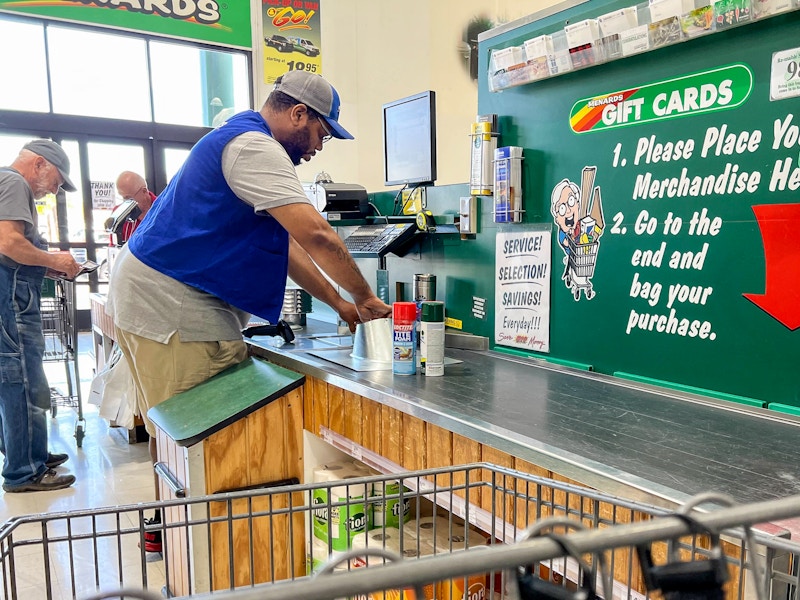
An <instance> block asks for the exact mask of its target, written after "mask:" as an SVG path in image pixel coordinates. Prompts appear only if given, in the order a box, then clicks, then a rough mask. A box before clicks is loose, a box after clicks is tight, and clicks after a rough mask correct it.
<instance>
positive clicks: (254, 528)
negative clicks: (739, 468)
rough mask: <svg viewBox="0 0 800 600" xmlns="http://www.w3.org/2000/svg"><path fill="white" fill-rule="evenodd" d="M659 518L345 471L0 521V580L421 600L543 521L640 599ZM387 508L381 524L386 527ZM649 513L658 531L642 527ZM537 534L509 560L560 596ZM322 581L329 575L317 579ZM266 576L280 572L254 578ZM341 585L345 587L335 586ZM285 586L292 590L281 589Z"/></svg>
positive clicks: (670, 523) (568, 565)
mask: <svg viewBox="0 0 800 600" xmlns="http://www.w3.org/2000/svg"><path fill="white" fill-rule="evenodd" d="M376 490H377V492H376ZM784 504H786V502H784ZM784 504H781V505H780V506H777V508H774V507H773V506H772V505H769V504H768V505H766V506H767V508H766V512H763V513H758V512H756V513H752V514H754V515H756V516H757V519H758V520H757V521H748V520H747V519H746V518H744V517H742V515H740V514H738V513H736V514H734V517H735V518H736V519H738V521H737V520H735V521H732V522H729V523H727V524H726V528H727V527H735V526H736V525H738V524H747V523H750V522H762V521H770V520H772V519H778V518H786V517H787V516H789V514H800V500H799V499H797V498H795V499H794V503H793V504H792V503H789V508H788V509H787V508H786V506H784ZM155 508H158V509H160V510H161V511H162V512H163V513H167V512H169V513H171V515H172V516H171V518H169V519H164V520H165V521H167V523H166V524H162V525H150V524H146V523H145V517H148V519H149V517H150V516H151V515H152V511H153V510H154V509H155ZM726 510H727V509H726ZM731 510H733V509H731ZM770 511H771V512H770ZM376 514H378V515H379V517H378V521H380V522H381V523H382V524H381V525H380V526H378V527H377V528H373V529H371V530H368V531H363V530H362V529H366V527H368V526H369V524H368V522H369V521H370V520H371V521H372V525H373V527H374V524H375V520H376ZM668 514H669V513H668V511H665V510H664V509H661V508H657V507H655V506H650V505H646V504H643V503H639V502H633V501H628V500H624V499H621V498H616V497H613V496H609V495H605V494H600V493H597V492H595V491H593V490H590V489H587V488H582V487H579V486H575V485H570V484H567V483H562V482H557V481H553V480H550V479H545V478H541V477H536V476H532V475H527V474H524V473H521V472H517V471H514V470H511V469H506V468H501V467H497V466H494V465H490V464H473V465H467V466H460V467H454V468H447V469H429V470H424V471H414V472H406V473H402V474H394V475H376V476H365V477H355V478H352V479H347V480H344V481H329V482H325V483H314V484H308V485H291V486H283V487H277V488H270V489H261V490H249V491H243V492H235V493H228V494H219V495H215V496H206V497H201V498H192V499H186V500H174V501H164V502H158V503H148V504H137V505H132V506H120V507H109V508H100V509H95V510H86V511H72V512H63V513H51V514H46V515H33V516H28V517H20V518H16V519H12V520H10V521H8V522H7V523H5V524H4V525H3V526H2V528H0V567H2V578H1V580H0V589H2V597H3V598H7V599H16V598H21V599H24V600H34V599H35V598H48V599H49V598H59V599H60V598H87V597H90V596H91V595H92V594H94V593H96V592H97V591H98V590H99V591H104V590H106V591H108V590H120V589H133V590H140V591H147V592H150V593H156V594H161V593H162V592H164V593H166V594H169V595H176V596H191V595H199V594H203V593H205V592H208V591H212V590H218V591H223V590H227V591H233V592H234V593H236V594H237V595H238V594H247V593H248V592H247V590H248V589H251V591H252V592H256V591H257V592H258V593H259V594H261V596H259V597H264V598H268V597H286V598H290V597H291V598H312V597H319V598H322V597H330V598H334V597H344V596H352V597H356V596H358V597H370V596H371V597H373V598H376V599H377V598H378V596H377V595H369V594H364V593H363V592H364V589H365V586H366V587H369V586H370V585H372V586H373V587H372V589H375V587H374V585H375V584H374V583H367V584H365V583H364V582H363V581H359V578H363V577H364V573H367V572H372V573H375V572H378V570H379V569H383V570H384V572H385V573H396V571H394V570H393V569H405V570H406V572H405V573H404V574H403V575H402V578H401V581H403V582H404V585H402V586H396V587H399V588H400V589H405V588H407V587H408V586H411V585H412V584H413V583H419V584H420V585H423V584H424V586H425V587H424V589H425V590H427V591H425V592H424V593H425V595H426V597H429V598H430V599H431V600H433V598H446V600H453V599H455V598H468V599H469V600H479V599H480V598H495V597H503V596H504V595H505V594H506V593H507V591H508V577H507V573H508V569H511V568H513V567H514V566H515V564H514V563H515V562H516V561H519V560H520V555H519V554H514V555H509V556H507V557H503V556H500V555H498V554H495V553H497V552H501V553H502V552H506V551H509V550H511V551H512V552H514V551H515V550H514V549H515V548H520V547H522V546H520V545H519V544H515V541H516V539H517V537H518V536H519V535H520V534H521V533H522V532H523V530H525V529H526V528H528V527H530V526H531V525H535V524H536V523H538V522H541V520H542V519H552V518H553V517H558V518H564V519H570V520H571V521H574V522H576V523H578V524H580V526H581V527H582V528H585V530H584V531H576V532H574V533H572V534H570V535H571V537H572V538H573V539H575V540H577V542H578V543H577V546H576V547H577V548H578V549H579V550H581V552H584V551H586V552H588V553H589V554H587V557H586V561H585V562H588V563H589V564H590V565H594V564H598V560H597V558H596V557H599V556H600V554H599V553H602V554H603V557H604V561H603V563H604V565H605V567H604V569H605V572H606V573H607V575H608V579H609V580H610V588H609V589H610V590H611V592H610V593H611V595H613V597H614V598H621V599H637V598H644V597H646V596H647V589H646V586H645V582H644V578H643V574H642V572H641V569H640V565H639V563H638V561H637V559H636V551H635V546H636V545H637V544H640V543H641V542H642V541H645V540H646V541H648V542H652V546H651V548H652V550H653V553H654V556H655V557H656V558H657V559H659V558H661V557H662V556H663V555H665V554H666V548H667V545H666V542H665V540H667V539H670V538H671V537H675V535H676V532H679V533H686V532H687V531H688V529H686V524H685V523H684V522H682V521H680V520H678V519H676V518H674V517H668V516H667V517H664V515H668ZM712 514H716V512H715V513H712ZM748 514H751V513H748ZM365 515H366V516H365ZM369 515H371V517H370V516H369ZM405 515H407V516H405ZM394 517H396V519H397V526H396V527H395V526H393V523H391V520H392V518H394ZM662 517H664V519H666V520H664V519H662ZM753 518H756V517H753ZM406 519H408V520H407V521H405V520H406ZM739 521H741V522H739ZM660 522H664V523H665V525H663V526H656V524H657V523H660ZM681 527H683V529H681ZM626 528H628V529H630V528H639V529H638V530H635V531H633V533H635V534H636V535H633V534H632V533H629V534H627V535H628V537H624V536H623V537H620V534H619V533H618V532H620V531H622V532H624V531H626ZM642 528H643V529H642ZM152 530H158V531H159V532H160V533H161V534H162V536H163V544H164V551H163V560H156V561H153V560H152V558H153V555H148V554H147V553H146V552H145V551H144V543H143V539H144V534H145V532H146V531H152ZM582 536H583V537H582ZM587 536H588V537H587ZM593 536H594V537H593ZM598 536H599V537H598ZM637 536H638V537H637ZM322 538H325V539H322ZM742 538H743V535H742V533H741V532H740V531H738V530H736V529H734V530H730V531H726V532H725V534H724V535H723V537H722V542H721V544H720V546H721V549H722V552H723V553H724V560H725V561H726V564H727V569H728V571H729V573H730V578H729V580H728V582H727V583H726V584H725V593H726V597H727V598H731V599H736V600H738V599H740V598H741V599H744V598H746V597H747V598H749V597H754V598H755V597H756V596H755V595H753V593H754V592H753V590H754V589H756V587H757V585H758V583H759V582H758V581H756V578H755V577H753V576H751V575H750V571H749V568H750V563H749V562H748V561H749V560H750V558H749V557H748V555H747V553H746V552H745V544H744V543H743V542H742ZM343 539H346V541H344V543H342V540H343ZM539 542H540V546H541V545H542V544H544V546H543V547H544V553H542V552H543V551H542V550H541V548H539V549H536V548H538V547H536V548H534V550H536V551H535V552H532V553H529V554H525V555H524V556H525V557H526V558H525V560H530V561H533V560H535V561H536V562H537V564H538V567H537V572H538V573H539V575H540V576H542V577H545V578H546V579H547V580H549V581H553V582H557V583H558V584H560V585H563V586H564V587H565V589H570V587H574V585H575V582H578V581H580V579H581V574H580V570H581V563H580V562H578V561H576V560H574V559H569V558H563V553H561V554H559V553H558V552H554V550H553V546H552V542H549V541H548V540H547V539H542V540H539ZM548 544H550V545H549V546H548ZM534 546H536V540H534ZM348 547H350V548H357V550H356V551H355V552H359V551H362V552H366V551H367V550H376V549H377V550H384V549H390V550H391V551H392V552H393V553H394V554H396V555H399V556H401V557H403V561H402V563H403V564H400V565H384V564H382V563H383V560H382V559H371V558H369V557H365V558H363V559H362V560H361V561H360V562H359V561H358V560H353V559H349V558H348V557H349V555H346V554H345V552H346V549H347V548H348ZM337 548H339V549H337ZM487 548H488V549H487ZM757 548H758V550H757V552H758V553H759V554H760V555H764V556H765V557H766V561H767V564H768V565H769V578H770V585H771V594H772V597H773V598H784V599H787V600H788V599H789V598H797V589H798V579H797V560H798V557H800V551H799V550H798V548H800V547H798V546H797V545H796V544H794V543H793V542H791V541H787V540H785V539H782V538H781V537H780V536H777V537H766V536H759V537H758V544H757ZM548 551H549V555H548ZM680 551H681V554H682V555H684V556H688V557H689V558H690V559H691V558H698V559H703V560H704V559H706V558H708V555H709V552H710V550H709V541H708V540H707V538H706V536H705V535H703V534H696V535H690V536H687V537H685V538H681V550H680ZM330 556H333V557H334V558H336V557H342V556H344V557H345V558H346V559H347V560H346V561H345V562H344V563H343V564H341V565H340V566H339V567H337V568H335V569H333V571H334V572H333V573H332V574H323V575H318V577H317V578H315V579H313V580H311V579H309V573H311V572H318V571H320V570H321V569H322V568H323V565H324V564H326V563H327V562H328V560H329V557H330ZM495 556H500V560H498V559H496V558H495ZM592 556H594V557H595V558H592ZM762 560H763V559H762ZM434 561H440V563H439V562H434ZM476 561H477V562H476ZM509 561H511V562H509ZM476 564H477V565H478V567H477V568H478V571H477V572H476V571H475V569H476ZM365 566H366V568H364V567H365ZM500 566H502V568H499V567H500ZM432 573H433V574H436V575H432ZM324 577H328V578H330V579H328V581H329V582H330V583H328V584H320V583H319V580H320V578H324ZM415 577H416V578H417V580H416V581H415V579H414V578H415ZM431 577H439V580H438V581H433V580H432V579H431ZM281 580H288V581H287V582H281V583H280V584H279V585H268V584H270V583H272V582H278V581H281ZM346 581H353V582H354V583H355V584H358V585H355V586H354V587H353V588H352V589H351V590H349V591H348V592H347V593H344V594H343V593H340V592H341V591H342V590H343V589H344V588H345V587H347V584H346V583H342V582H346ZM392 581H394V580H393V579H391V577H388V578H387V576H385V575H381V577H380V579H379V582H383V584H386V583H388V582H392ZM309 585H311V586H312V587H311V588H308V587H305V588H304V587H302V586H309ZM314 585H316V586H317V587H316V588H314V587H313V586H314ZM291 586H298V588H297V591H296V592H295V591H292V587H291ZM320 588H321V589H322V591H320ZM598 589H600V588H599V587H598ZM287 590H288V591H287ZM315 590H316V591H315ZM351 592H352V593H351ZM274 594H278V596H273V595H274ZM287 594H288V595H287ZM293 594H294V595H293ZM320 594H322V595H320ZM325 594H329V595H327V596H326V595H325ZM214 596H215V597H218V594H217V593H215V594H214ZM223 596H224V594H223ZM244 597H245V596H241V598H242V599H244ZM386 597H387V598H388V597H394V596H391V595H390V594H389V593H387V596H386ZM405 597H409V595H408V594H406V595H405Z"/></svg>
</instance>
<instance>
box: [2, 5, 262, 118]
mask: <svg viewBox="0 0 800 600" xmlns="http://www.w3.org/2000/svg"><path fill="white" fill-rule="evenodd" d="M21 49H24V60H13V59H12V58H11V57H15V56H18V55H20V52H21V51H22V50H21ZM0 56H4V57H6V58H5V59H4V60H3V61H0V81H5V82H11V84H10V85H2V86H0V110H4V109H5V110H20V111H27V112H31V111H33V112H52V113H55V114H62V115H75V116H79V117H92V118H108V119H121V120H125V121H138V122H149V123H159V124H165V125H177V126H189V127H213V126H214V125H215V124H216V123H218V122H219V121H220V120H221V119H224V118H225V117H226V116H228V115H229V114H233V113H235V112H240V111H242V110H246V109H248V108H251V100H250V97H251V86H250V66H249V58H248V53H246V52H242V51H233V50H231V51H228V50H216V49H209V48H204V47H202V46H200V45H197V44H191V43H185V42H175V41H163V40H160V39H155V38H151V37H150V36H144V35H137V34H128V33H120V32H104V31H98V30H96V29H92V28H86V27H78V26H66V25H60V24H51V23H42V22H34V21H28V20H22V19H19V18H11V17H0ZM48 63H49V65H48ZM48 81H49V83H48ZM51 99H52V108H51ZM215 119H216V121H215Z"/></svg>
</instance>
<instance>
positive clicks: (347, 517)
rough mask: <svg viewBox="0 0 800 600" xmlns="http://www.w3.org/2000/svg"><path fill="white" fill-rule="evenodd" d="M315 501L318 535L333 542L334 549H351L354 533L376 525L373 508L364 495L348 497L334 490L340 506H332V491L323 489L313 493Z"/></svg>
mask: <svg viewBox="0 0 800 600" xmlns="http://www.w3.org/2000/svg"><path fill="white" fill-rule="evenodd" d="M334 489H335V488H334ZM311 502H312V504H313V507H312V510H313V517H312V521H313V525H314V537H315V538H317V539H318V540H322V541H323V542H330V545H331V547H332V548H333V550H336V551H345V550H348V549H349V548H350V540H352V539H353V536H355V535H356V534H359V533H363V532H364V531H368V530H369V528H370V527H371V526H372V514H371V513H372V507H371V506H370V505H368V504H367V503H366V501H365V499H364V496H363V495H362V496H350V497H349V498H348V497H344V496H339V495H337V494H336V493H332V494H331V500H330V502H331V504H333V505H335V504H339V506H330V507H329V506H328V490H327V489H319V490H314V491H313V492H312V494H311ZM340 503H341V504H340Z"/></svg>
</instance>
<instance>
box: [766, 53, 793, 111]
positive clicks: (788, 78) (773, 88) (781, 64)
mask: <svg viewBox="0 0 800 600" xmlns="http://www.w3.org/2000/svg"><path fill="white" fill-rule="evenodd" d="M795 96H800V48H792V49H791V50H781V51H780V52H776V53H775V54H773V55H772V68H771V70H770V78H769V99H770V100H784V99H786V98H793V97H795Z"/></svg>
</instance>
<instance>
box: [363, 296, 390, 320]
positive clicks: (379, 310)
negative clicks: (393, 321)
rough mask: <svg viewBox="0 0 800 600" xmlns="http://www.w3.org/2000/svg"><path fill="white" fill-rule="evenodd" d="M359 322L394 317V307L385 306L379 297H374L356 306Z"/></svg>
mask: <svg viewBox="0 0 800 600" xmlns="http://www.w3.org/2000/svg"><path fill="white" fill-rule="evenodd" d="M356 310H357V311H358V320H359V321H360V322H362V323H366V322H367V321H371V320H372V319H382V318H384V317H391V316H392V307H391V306H389V305H388V304H385V303H384V302H383V301H382V300H380V299H379V298H378V297H377V296H375V295H373V296H370V297H368V298H367V299H366V300H363V301H361V302H359V303H358V304H356Z"/></svg>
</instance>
